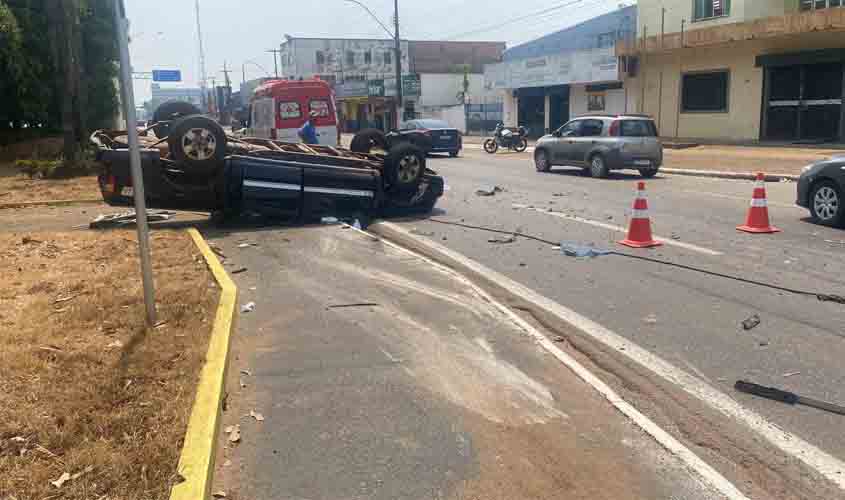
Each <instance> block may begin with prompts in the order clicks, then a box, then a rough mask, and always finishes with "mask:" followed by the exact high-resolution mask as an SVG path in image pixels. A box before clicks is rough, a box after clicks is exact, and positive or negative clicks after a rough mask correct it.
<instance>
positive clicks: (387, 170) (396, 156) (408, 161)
mask: <svg viewBox="0 0 845 500" xmlns="http://www.w3.org/2000/svg"><path fill="white" fill-rule="evenodd" d="M423 174H425V153H424V152H423V150H421V149H420V148H418V147H416V146H414V145H413V144H409V143H402V144H398V145H396V146H394V147H393V148H391V149H390V151H389V152H388V154H387V158H385V159H384V177H385V180H386V181H387V184H388V190H389V191H392V192H397V193H408V192H413V191H416V189H417V188H418V187H419V185H420V181H421V180H422V177H423Z"/></svg>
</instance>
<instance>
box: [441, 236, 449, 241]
mask: <svg viewBox="0 0 845 500" xmlns="http://www.w3.org/2000/svg"><path fill="white" fill-rule="evenodd" d="M441 239H442V240H443V241H446V240H448V239H449V238H447V237H446V236H444V237H443V238H441Z"/></svg>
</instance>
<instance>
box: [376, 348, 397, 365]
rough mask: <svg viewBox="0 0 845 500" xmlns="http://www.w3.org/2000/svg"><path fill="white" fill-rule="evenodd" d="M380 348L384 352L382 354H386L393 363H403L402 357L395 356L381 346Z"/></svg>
mask: <svg viewBox="0 0 845 500" xmlns="http://www.w3.org/2000/svg"><path fill="white" fill-rule="evenodd" d="M379 350H380V351H381V352H382V354H384V355H385V357H387V359H389V360H390V362H391V363H401V362H402V360H401V359H398V358H396V357H395V356H393V355H392V354H390V353H389V352H387V351H386V350H384V349H382V348H381V347H379Z"/></svg>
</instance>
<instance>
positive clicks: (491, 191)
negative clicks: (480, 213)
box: [475, 186, 504, 196]
mask: <svg viewBox="0 0 845 500" xmlns="http://www.w3.org/2000/svg"><path fill="white" fill-rule="evenodd" d="M502 191H504V189H502V188H501V187H499V186H493V187H490V188H479V189H476V190H475V195H476V196H496V193H501V192H502Z"/></svg>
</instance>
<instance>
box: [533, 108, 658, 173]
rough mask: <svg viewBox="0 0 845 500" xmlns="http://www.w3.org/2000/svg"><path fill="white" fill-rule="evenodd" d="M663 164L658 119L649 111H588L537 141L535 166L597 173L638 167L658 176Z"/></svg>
mask: <svg viewBox="0 0 845 500" xmlns="http://www.w3.org/2000/svg"><path fill="white" fill-rule="evenodd" d="M662 164H663V144H662V143H661V142H660V139H658V137H657V126H655V124H654V120H652V119H651V117H649V116H646V115H585V116H579V117H578V118H576V119H574V120H572V121H570V122H568V123H567V124H566V125H564V126H562V127H561V128H559V129H557V130H556V131H554V132H553V133H551V134H549V135H545V136H543V137H541V138H540V140H539V141H537V145H536V146H535V148H534V166H535V167H536V168H537V171H538V172H548V171H549V170H550V169H551V168H552V167H553V166H556V165H561V166H575V167H581V168H583V169H584V170H585V171H586V172H589V174H590V175H592V176H593V177H597V178H601V177H607V174H608V173H609V172H610V171H611V170H621V169H636V170H639V171H640V174H641V175H642V176H643V177H654V176H655V175H657V172H658V170H659V169H660V166H661V165H662Z"/></svg>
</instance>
